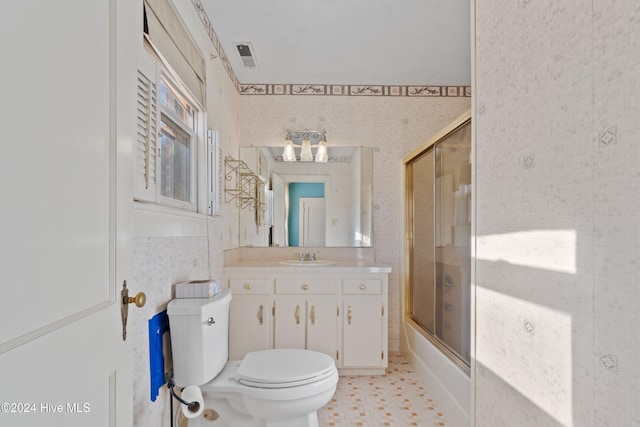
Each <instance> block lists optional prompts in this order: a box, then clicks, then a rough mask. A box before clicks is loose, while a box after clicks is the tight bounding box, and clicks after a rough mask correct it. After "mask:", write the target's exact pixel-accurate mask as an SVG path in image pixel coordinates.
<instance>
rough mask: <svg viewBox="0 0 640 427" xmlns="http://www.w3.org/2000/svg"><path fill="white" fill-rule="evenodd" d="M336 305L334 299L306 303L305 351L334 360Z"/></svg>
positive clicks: (335, 352)
mask: <svg viewBox="0 0 640 427" xmlns="http://www.w3.org/2000/svg"><path fill="white" fill-rule="evenodd" d="M338 327H339V323H338V303H337V302H336V301H335V300H334V299H320V298H310V299H309V300H308V301H307V349H308V350H315V351H319V352H321V353H325V354H328V355H329V356H331V357H333V358H334V359H336V356H337V351H338Z"/></svg>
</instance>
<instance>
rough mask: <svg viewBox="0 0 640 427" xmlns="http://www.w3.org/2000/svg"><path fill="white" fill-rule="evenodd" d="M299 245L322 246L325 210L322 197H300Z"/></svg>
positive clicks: (323, 241) (323, 242)
mask: <svg viewBox="0 0 640 427" xmlns="http://www.w3.org/2000/svg"><path fill="white" fill-rule="evenodd" d="M299 203H300V241H299V245H300V246H324V244H325V212H324V198H323V197H301V198H300V202H299Z"/></svg>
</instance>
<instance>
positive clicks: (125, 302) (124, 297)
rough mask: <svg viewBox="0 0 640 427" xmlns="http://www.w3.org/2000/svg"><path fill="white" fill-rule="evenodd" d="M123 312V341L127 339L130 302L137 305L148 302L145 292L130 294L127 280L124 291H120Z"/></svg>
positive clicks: (123, 285) (124, 283) (123, 283)
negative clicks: (133, 295) (131, 295)
mask: <svg viewBox="0 0 640 427" xmlns="http://www.w3.org/2000/svg"><path fill="white" fill-rule="evenodd" d="M120 302H121V308H120V313H121V314H122V341H126V340H127V317H128V315H129V304H131V303H134V304H135V305H136V307H142V306H143V305H144V304H145V303H146V302H147V296H146V295H145V294H144V292H138V293H137V294H136V296H135V297H130V296H129V289H127V281H126V280H125V281H124V282H122V291H120Z"/></svg>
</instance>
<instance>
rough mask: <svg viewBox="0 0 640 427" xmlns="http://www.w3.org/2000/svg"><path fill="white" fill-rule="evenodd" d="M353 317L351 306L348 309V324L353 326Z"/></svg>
mask: <svg viewBox="0 0 640 427" xmlns="http://www.w3.org/2000/svg"><path fill="white" fill-rule="evenodd" d="M352 317H353V311H352V309H351V306H349V307H347V323H348V324H349V325H350V324H351V318H352Z"/></svg>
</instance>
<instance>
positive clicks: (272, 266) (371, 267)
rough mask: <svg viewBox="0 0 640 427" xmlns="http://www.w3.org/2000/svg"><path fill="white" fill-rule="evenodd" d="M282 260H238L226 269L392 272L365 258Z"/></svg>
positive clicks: (305, 271) (293, 271)
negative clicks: (315, 261) (313, 261)
mask: <svg viewBox="0 0 640 427" xmlns="http://www.w3.org/2000/svg"><path fill="white" fill-rule="evenodd" d="M281 261H282V260H279V261H277V260H251V261H237V262H233V263H231V264H229V265H226V266H224V270H225V271H227V272H247V270H248V269H251V271H252V272H255V273H258V272H265V273H274V272H280V273H282V272H292V273H303V272H304V273H313V272H314V271H315V272H323V273H345V272H353V273H391V267H389V266H386V265H383V264H378V263H375V262H371V261H365V260H346V261H336V262H335V263H333V264H329V265H321V264H320V265H311V262H310V263H309V264H307V265H305V264H301V265H285V264H283V263H282V262H281ZM289 261H291V260H289ZM320 261H322V260H320ZM307 262H308V261H307Z"/></svg>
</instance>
